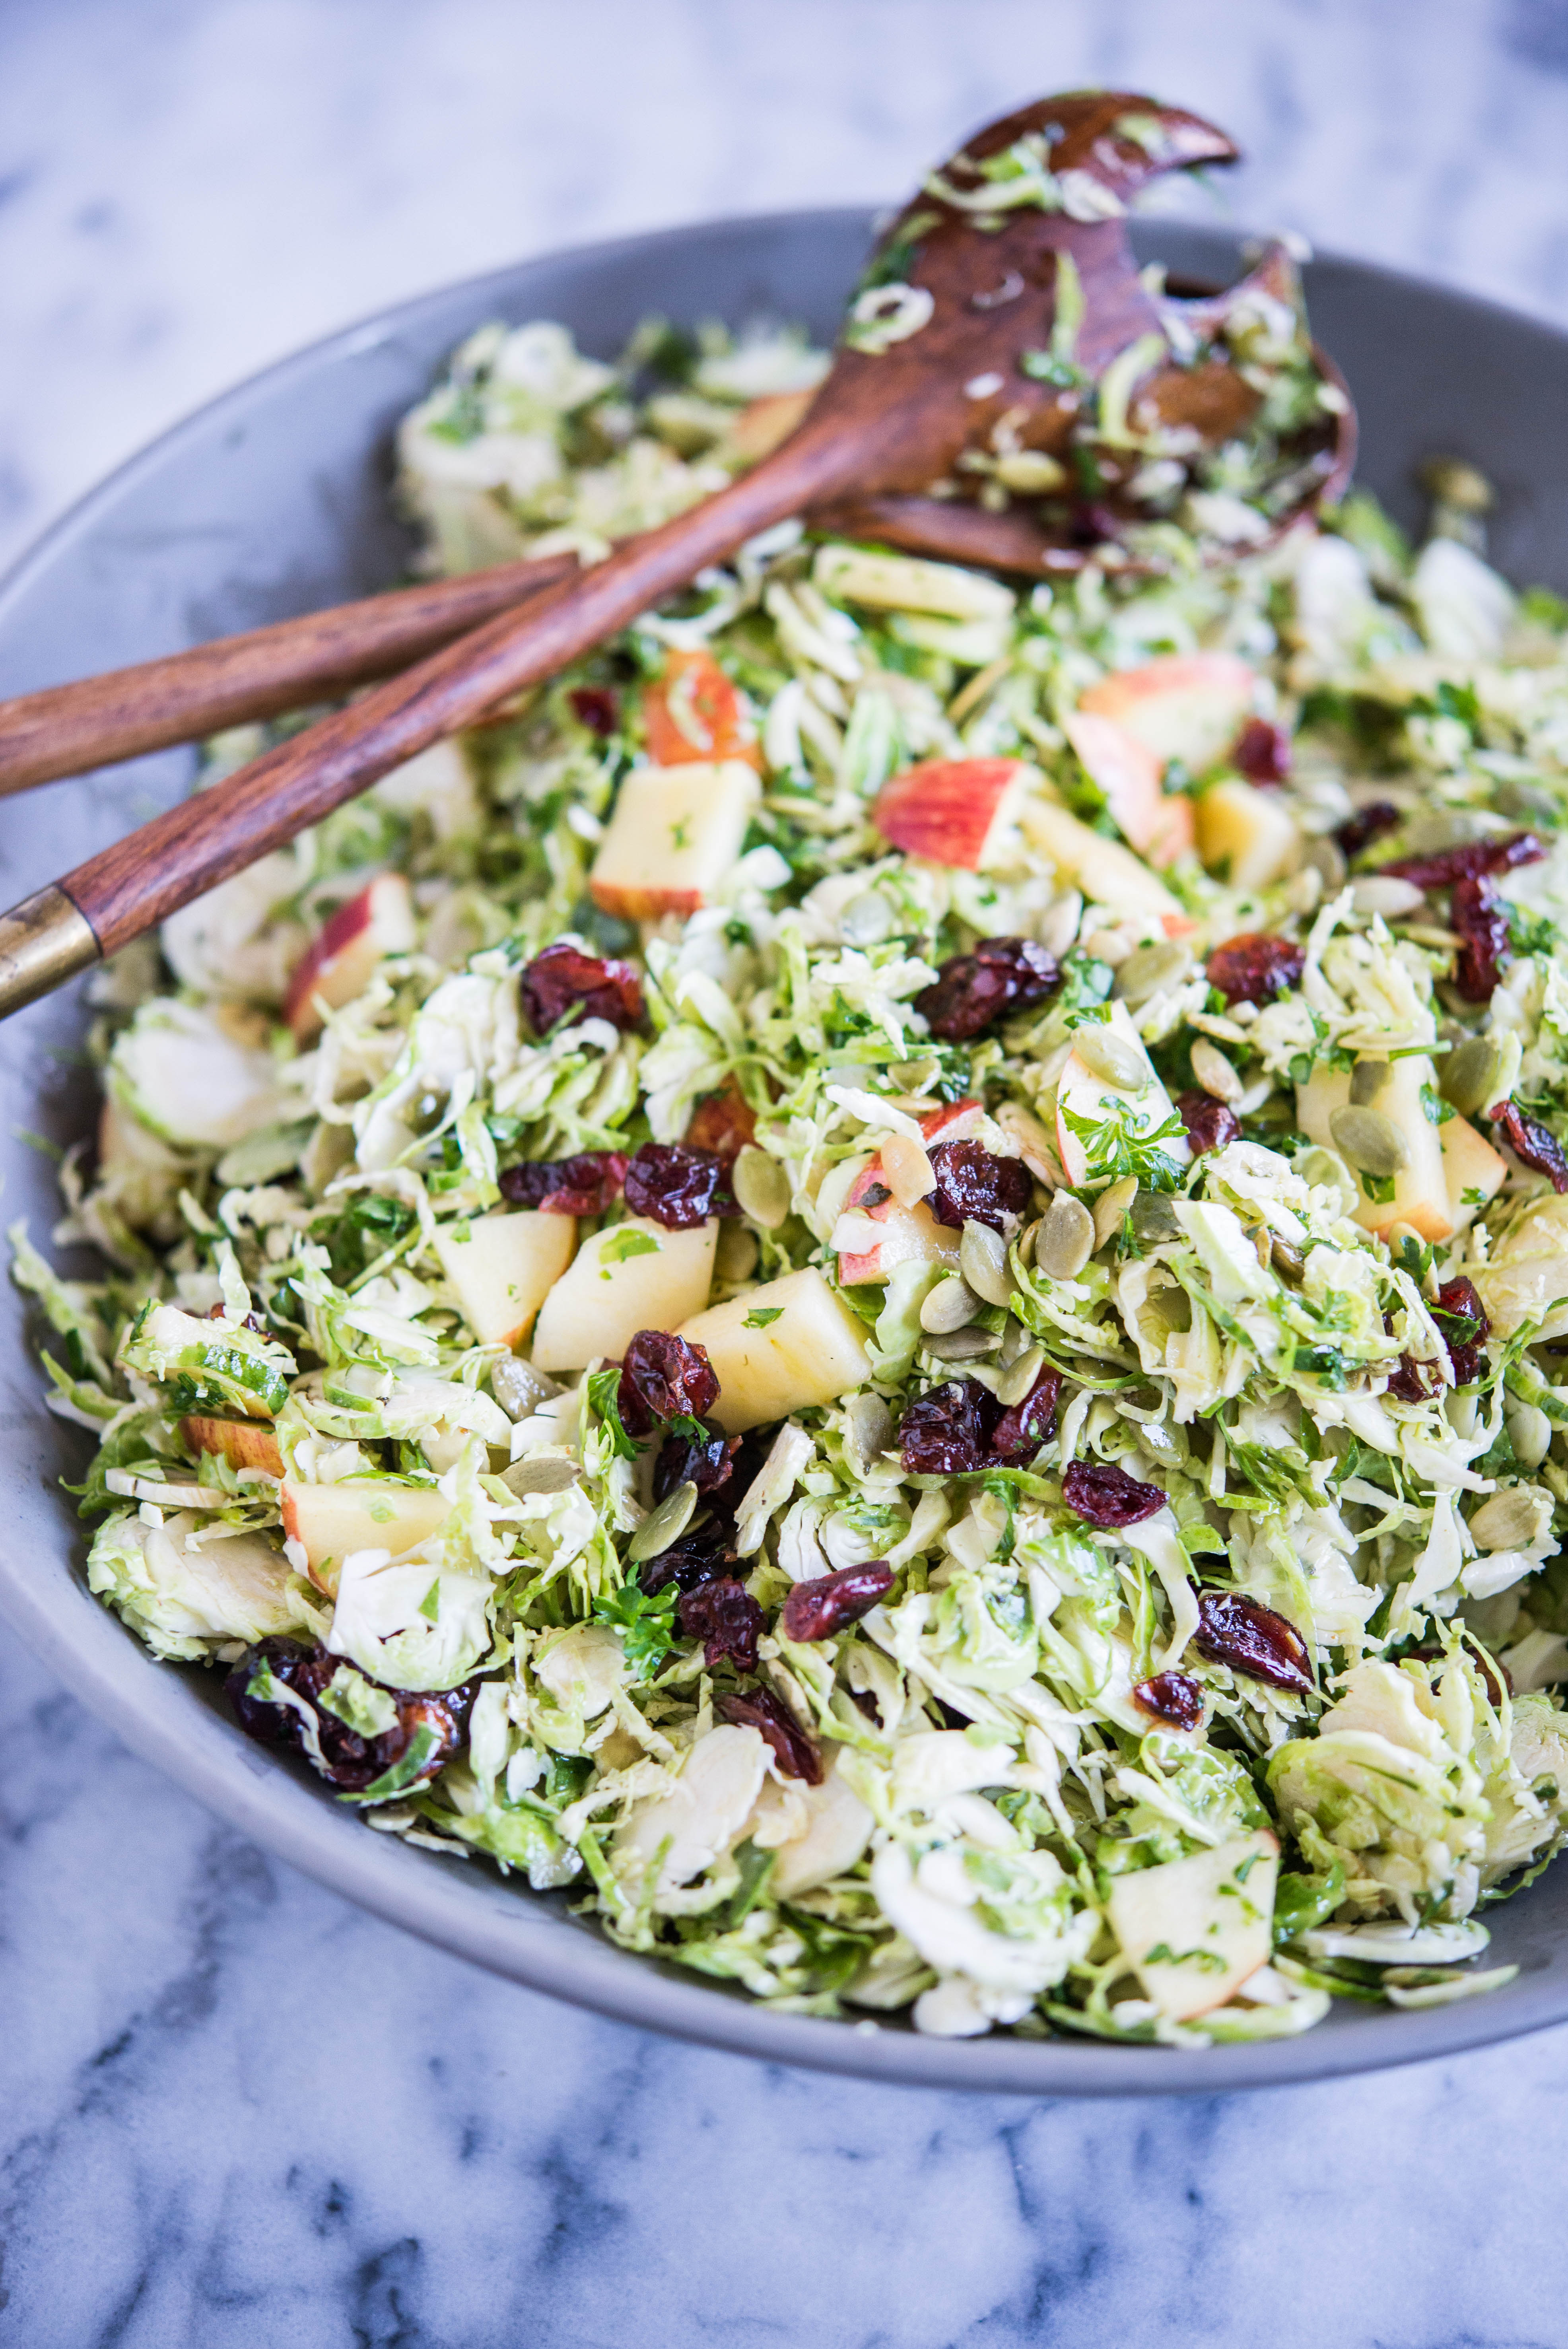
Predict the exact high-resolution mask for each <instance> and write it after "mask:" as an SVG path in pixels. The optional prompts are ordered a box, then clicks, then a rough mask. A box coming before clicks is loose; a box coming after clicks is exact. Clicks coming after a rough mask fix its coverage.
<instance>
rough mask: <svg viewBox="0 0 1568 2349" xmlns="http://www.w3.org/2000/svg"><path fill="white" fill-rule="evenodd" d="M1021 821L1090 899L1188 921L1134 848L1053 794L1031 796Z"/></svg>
mask: <svg viewBox="0 0 1568 2349" xmlns="http://www.w3.org/2000/svg"><path fill="white" fill-rule="evenodd" d="M1018 821H1019V823H1021V825H1022V826H1023V829H1024V833H1025V835H1026V838H1027V839H1029V840H1030V841H1032V842H1033V843H1034V845H1035V846H1036V847H1037V849H1039V850H1040V851H1041V853H1042V854H1044V855H1046V856H1048V857H1049V858H1050V860H1051V863H1052V864H1054V865H1055V866H1056V867H1057V871H1058V872H1059V873H1061V874H1064V875H1065V876H1066V877H1067V878H1068V880H1069V881H1075V882H1076V883H1077V884H1078V887H1079V888H1080V889H1081V890H1082V891H1083V894H1084V895H1085V896H1086V897H1087V898H1088V901H1089V903H1090V904H1091V905H1110V906H1113V907H1114V908H1115V910H1116V912H1117V913H1118V914H1119V915H1125V914H1153V915H1156V916H1159V918H1160V919H1161V921H1166V920H1169V919H1174V920H1176V921H1178V922H1183V923H1184V922H1186V916H1185V915H1184V914H1183V913H1182V911H1181V906H1180V905H1178V904H1177V902H1176V900H1175V898H1174V897H1173V896H1172V895H1171V892H1170V890H1169V889H1167V888H1166V886H1165V885H1164V883H1163V882H1162V881H1158V880H1156V878H1155V876H1154V874H1152V873H1150V870H1149V867H1148V865H1147V864H1142V863H1140V860H1139V859H1138V858H1137V857H1136V856H1134V854H1132V851H1131V850H1130V848H1123V847H1122V845H1121V843H1119V841H1115V840H1107V839H1106V838H1105V836H1104V834H1103V833H1098V832H1091V831H1090V829H1089V827H1088V824H1087V823H1079V822H1078V818H1077V816H1076V815H1069V814H1068V811H1067V809H1066V808H1065V807H1058V806H1057V803H1056V802H1055V801H1054V800H1044V799H1040V798H1038V797H1035V798H1032V799H1029V800H1027V801H1026V802H1025V804H1024V807H1023V810H1022V812H1021V814H1020V816H1019V819H1018ZM1187 926H1189V927H1191V925H1190V924H1188V925H1187Z"/></svg>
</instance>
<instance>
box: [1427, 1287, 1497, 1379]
mask: <svg viewBox="0 0 1568 2349" xmlns="http://www.w3.org/2000/svg"><path fill="white" fill-rule="evenodd" d="M1432 1319H1433V1320H1434V1321H1435V1322H1436V1323H1437V1325H1438V1327H1439V1330H1441V1331H1442V1333H1443V1343H1444V1345H1445V1346H1447V1348H1448V1350H1449V1361H1450V1362H1452V1364H1453V1366H1454V1384H1455V1386H1457V1387H1469V1386H1473V1385H1474V1384H1475V1382H1476V1381H1477V1379H1479V1378H1480V1374H1481V1371H1482V1370H1483V1369H1484V1368H1485V1362H1486V1357H1485V1353H1484V1348H1485V1345H1486V1341H1487V1339H1488V1338H1489V1337H1490V1336H1491V1322H1490V1321H1489V1320H1488V1319H1487V1314H1486V1308H1485V1306H1484V1305H1483V1304H1482V1303H1481V1301H1480V1296H1479V1294H1478V1293H1477V1290H1476V1286H1475V1283H1474V1281H1473V1280H1466V1279H1465V1278H1463V1276H1462V1275H1460V1278H1457V1279H1455V1280H1445V1281H1444V1283H1443V1285H1442V1287H1441V1288H1439V1291H1438V1294H1437V1301H1436V1302H1435V1304H1434V1305H1433V1307H1432Z"/></svg>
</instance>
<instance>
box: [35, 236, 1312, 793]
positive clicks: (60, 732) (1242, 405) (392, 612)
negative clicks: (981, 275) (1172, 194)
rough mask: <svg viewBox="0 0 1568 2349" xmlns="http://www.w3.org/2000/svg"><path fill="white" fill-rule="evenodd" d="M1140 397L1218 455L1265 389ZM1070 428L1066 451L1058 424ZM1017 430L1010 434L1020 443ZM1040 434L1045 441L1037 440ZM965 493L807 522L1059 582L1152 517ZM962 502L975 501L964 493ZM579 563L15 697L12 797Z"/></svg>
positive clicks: (1202, 368)
mask: <svg viewBox="0 0 1568 2349" xmlns="http://www.w3.org/2000/svg"><path fill="white" fill-rule="evenodd" d="M1299 293H1300V289H1299V285H1298V284H1297V282H1296V278H1295V268H1294V265H1293V264H1291V262H1290V260H1289V258H1288V256H1287V255H1286V254H1284V251H1283V249H1282V248H1281V247H1279V246H1277V245H1276V246H1274V247H1272V248H1271V249H1270V250H1269V251H1268V252H1267V253H1266V254H1264V257H1263V259H1262V261H1261V262H1260V263H1259V264H1258V265H1257V266H1256V267H1255V268H1254V269H1253V271H1252V272H1251V274H1249V275H1247V276H1245V277H1243V278H1242V279H1241V280H1239V281H1238V283H1237V284H1235V285H1232V286H1231V287H1229V288H1228V289H1227V290H1226V291H1224V292H1217V291H1214V290H1212V289H1209V288H1204V289H1202V291H1201V292H1199V293H1197V294H1196V295H1193V294H1191V293H1188V294H1186V295H1181V294H1178V293H1175V292H1173V291H1171V290H1169V289H1167V290H1165V291H1163V292H1161V293H1158V294H1156V295H1154V297H1153V299H1154V302H1155V306H1156V309H1157V311H1158V313H1159V316H1160V319H1161V326H1163V328H1164V330H1165V333H1166V335H1167V337H1168V339H1169V340H1170V341H1171V343H1172V344H1173V345H1174V347H1177V348H1178V349H1181V348H1186V349H1193V348H1196V347H1200V346H1202V347H1208V348H1210V349H1212V348H1213V347H1214V346H1215V345H1216V343H1217V342H1218V341H1219V340H1220V339H1221V338H1222V336H1223V335H1224V333H1225V331H1226V329H1227V327H1228V326H1230V325H1231V323H1232V322H1233V320H1234V319H1236V318H1237V317H1239V316H1241V315H1242V314H1243V311H1244V310H1245V309H1246V308H1247V306H1248V305H1255V302H1256V299H1257V297H1258V296H1259V295H1262V296H1264V298H1265V299H1267V300H1269V301H1271V302H1274V303H1277V304H1278V305H1281V308H1282V309H1283V310H1285V311H1289V312H1294V311H1295V306H1296V304H1297V302H1298V300H1299ZM1010 298H1017V297H1016V296H1010ZM1314 357H1315V362H1316V367H1317V372H1318V374H1319V376H1320V377H1321V378H1323V380H1324V381H1325V382H1326V383H1329V384H1332V385H1333V386H1334V387H1335V388H1336V393H1337V394H1338V395H1339V396H1340V399H1341V405H1340V407H1339V409H1338V411H1337V414H1336V415H1330V414H1326V415H1325V416H1324V417H1323V418H1322V419H1319V422H1318V425H1317V428H1316V429H1315V430H1309V431H1307V432H1305V433H1304V434H1301V435H1299V436H1298V439H1299V440H1300V444H1301V445H1300V447H1299V450H1297V452H1296V454H1297V457H1298V459H1299V470H1300V487H1299V490H1298V492H1297V493H1296V495H1295V497H1294V498H1293V499H1292V500H1291V502H1289V504H1288V506H1287V507H1286V509H1285V511H1284V513H1283V514H1282V516H1281V518H1280V521H1279V523H1278V524H1277V526H1276V530H1275V533H1274V534H1275V535H1277V534H1278V533H1279V532H1281V531H1283V530H1284V529H1285V528H1288V527H1289V526H1290V525H1291V524H1292V523H1294V522H1295V521H1296V520H1298V519H1299V517H1300V513H1301V510H1302V508H1303V506H1304V505H1305V504H1309V503H1313V502H1318V501H1320V500H1323V499H1327V498H1333V497H1335V496H1336V495H1337V494H1338V492H1339V491H1340V490H1341V489H1343V487H1344V486H1345V484H1346V482H1347V481H1348V480H1349V478H1350V471H1351V464H1352V460H1353V458H1354V454H1355V411H1354V409H1352V407H1351V405H1350V401H1349V398H1348V395H1347V394H1346V392H1345V388H1344V386H1343V383H1342V382H1341V380H1340V378H1339V375H1338V370H1337V369H1336V367H1335V366H1334V364H1333V361H1332V360H1331V359H1329V358H1328V357H1326V355H1325V354H1324V353H1323V352H1322V351H1319V350H1315V352H1314ZM814 396H815V394H814V391H800V392H776V393H773V394H770V395H769V396H767V397H765V398H760V399H757V400H753V401H752V403H751V405H750V407H749V408H748V409H745V410H744V411H743V413H742V416H741V418H740V420H739V422H738V425H737V427H736V434H735V437H736V440H737V441H738V442H741V441H744V442H745V443H746V444H747V447H746V456H747V460H748V462H751V463H755V462H758V460H761V459H762V458H764V457H767V456H770V455H771V454H772V451H773V450H774V449H775V448H777V447H778V446H779V443H780V442H781V441H783V440H787V439H788V437H789V434H790V433H791V432H793V431H794V430H795V429H797V427H798V426H799V424H800V423H801V422H802V421H803V420H804V418H805V416H806V412H807V410H808V409H810V405H811V402H812V399H813V398H814ZM1140 398H1145V399H1148V400H1150V402H1151V403H1152V404H1153V408H1154V412H1155V413H1156V414H1157V415H1158V416H1159V417H1160V419H1161V424H1162V425H1163V426H1164V427H1165V428H1166V429H1168V430H1169V429H1171V428H1172V427H1175V426H1180V425H1186V426H1187V427H1189V428H1190V429H1191V430H1193V431H1195V432H1196V433H1197V435H1198V437H1199V440H1200V442H1201V443H1202V447H1203V448H1204V449H1205V450H1207V449H1210V448H1212V447H1214V446H1215V445H1217V444H1218V443H1219V442H1221V441H1222V440H1226V439H1228V438H1233V437H1234V436H1235V435H1236V434H1237V433H1244V432H1245V431H1246V429H1247V428H1248V426H1249V424H1250V423H1251V421H1252V419H1253V415H1254V413H1255V410H1256V409H1257V406H1258V402H1259V394H1258V393H1257V391H1256V390H1255V389H1254V388H1253V387H1252V386H1251V385H1250V384H1249V383H1248V382H1247V381H1246V379H1245V378H1243V376H1242V375H1241V374H1240V373H1239V372H1238V371H1237V369H1236V368H1235V367H1233V366H1232V365H1228V364H1226V363H1225V361H1223V360H1222V359H1220V358H1217V357H1210V358H1208V359H1207V360H1205V361H1204V362H1203V363H1202V364H1201V365H1199V366H1196V367H1163V368H1162V369H1161V371H1160V372H1159V373H1158V374H1157V375H1156V376H1155V377H1154V378H1153V379H1152V380H1151V381H1150V382H1149V383H1147V384H1146V385H1144V386H1142V387H1140ZM1059 426H1060V411H1058V418H1057V435H1056V438H1057V446H1058V447H1059V446H1060V435H1059ZM1014 429H1016V428H1014V427H1012V426H1011V425H1010V426H1009V438H1011V437H1012V432H1013V430H1014ZM1038 439H1039V436H1038V433H1037V442H1038ZM954 486H956V487H957V488H958V489H959V490H960V492H961V494H960V495H959V496H956V497H948V498H945V499H937V498H932V497H900V496H887V497H878V498H866V499H862V500H860V501H859V502H855V501H849V502H841V503H840V504H837V505H833V506H830V507H828V508H825V509H824V510H823V511H821V512H815V513H808V514H807V515H806V517H805V520H806V523H807V527H808V528H809V529H816V530H822V531H826V532H829V533H832V534H834V535H837V536H841V537H851V538H869V539H873V540H877V541H880V542H882V543H885V544H887V545H890V546H896V547H899V548H901V549H902V550H903V551H904V552H905V553H907V554H918V555H926V556H934V557H936V558H937V559H938V560H940V561H945V562H951V563H964V564H972V565H976V566H978V567H980V568H982V569H986V570H992V571H1007V572H1014V573H1022V574H1025V575H1032V576H1036V577H1045V578H1052V577H1059V576H1061V575H1063V574H1070V573H1071V572H1074V571H1076V570H1078V569H1080V568H1081V566H1082V565H1083V564H1085V563H1087V562H1088V561H1089V560H1090V559H1091V558H1102V557H1104V556H1105V555H1106V553H1107V550H1106V548H1105V543H1104V542H1105V537H1106V533H1107V531H1108V530H1109V531H1112V532H1114V531H1115V530H1117V529H1118V528H1119V527H1121V526H1122V525H1124V524H1128V523H1136V522H1138V521H1139V520H1140V519H1142V517H1141V516H1140V514H1139V513H1138V512H1137V511H1136V509H1135V508H1134V507H1133V506H1132V503H1131V502H1130V500H1129V499H1128V498H1127V497H1126V495H1125V494H1123V495H1122V496H1121V497H1120V498H1119V499H1118V498H1117V497H1116V492H1115V491H1114V489H1113V488H1108V486H1107V485H1106V484H1105V483H1104V482H1103V481H1102V482H1101V485H1100V487H1101V497H1100V500H1099V502H1097V503H1095V504H1092V505H1090V504H1089V503H1088V502H1087V501H1079V502H1078V504H1077V506H1076V507H1075V505H1074V503H1073V502H1072V501H1070V500H1068V499H1065V498H1060V497H1058V498H1057V499H1056V500H1054V501H1049V502H1047V504H1054V506H1055V507H1056V509H1057V519H1056V520H1055V521H1052V520H1050V519H1048V518H1047V514H1046V513H1042V512H1041V509H1040V504H1039V501H1038V500H1036V501H1035V502H1034V503H1033V504H1031V503H1030V502H1027V501H1025V502H1016V501H1010V502H1009V503H1008V505H1007V506H1006V507H1005V508H1003V509H1001V510H1000V511H998V510H997V509H996V508H995V505H993V506H990V507H987V506H985V505H982V504H980V503H979V502H977V497H976V492H978V491H979V490H980V489H981V486H982V484H981V480H980V478H979V477H978V476H975V475H971V476H970V477H969V478H968V480H967V481H960V482H959V483H957V484H955V485H954ZM965 490H966V491H967V492H968V494H967V495H965V494H962V492H964V491H965ZM1213 551H1214V553H1215V554H1216V555H1221V554H1224V553H1226V552H1227V551H1228V550H1226V549H1225V548H1223V547H1222V546H1220V545H1219V544H1217V543H1216V545H1215V547H1214V550H1213ZM1123 567H1124V568H1126V569H1130V570H1136V569H1138V568H1140V564H1139V560H1138V557H1137V555H1136V554H1128V553H1126V551H1125V550H1124V551H1123ZM577 568H578V563H577V558H576V557H575V555H573V554H546V555H535V556H533V557H531V558H528V559H525V560H523V561H520V562H516V563H506V564H495V565H493V566H490V567H489V568H487V569H485V570H482V571H475V572H467V573H465V574H462V575H461V576H460V577H458V578H452V579H437V580H431V581H429V582H428V583H427V584H425V585H420V586H417V587H403V588H397V589H394V590H393V591H392V592H391V593H390V594H387V595H371V596H366V598H365V599H364V600H363V601H361V602H358V603H353V604H341V605H336V606H335V607H333V608H330V609H327V610H324V611H318V612H307V613H304V614H302V615H300V616H298V617H297V618H294V619H287V620H275V621H273V622H272V623H271V624H270V625H269V626H266V627H263V628H252V629H249V630H247V631H246V632H245V633H244V634H243V635H242V636H220V637H217V638H214V639H213V640H212V641H211V643H208V644H204V645H195V646H192V647H191V648H190V649H189V650H188V651H185V652H181V653H170V654H166V655H164V656H163V657H160V658H159V659H157V660H150V661H142V662H139V663H138V664H137V665H136V666H134V667H129V668H122V669H111V670H108V671H107V672H105V674H104V675H102V676H100V677H88V678H80V679H77V680H76V681H75V682H73V683H71V684H68V685H57V686H46V687H45V688H42V689H41V690H40V691H38V692H36V693H26V694H19V695H17V696H16V697H15V699H13V700H10V701H0V797H5V796H7V795H9V794H10V793H12V792H25V791H31V790H33V789H34V788H35V787H36V785H37V784H39V783H46V782H54V781H58V780H59V779H60V778H61V777H63V776H67V775H80V774H86V773H88V772H89V771H91V770H92V769H94V768H98V767H108V766H113V765H114V764H116V763H117V761H120V760H124V759H137V758H140V757H142V756H144V755H145V753H147V752H148V751H150V750H168V749H170V747H171V746H173V745H175V744H177V743H184V742H197V741H201V740H202V739H203V738H204V737H206V736H207V735H210V734H215V733H217V732H218V731H219V730H221V729H222V728H224V727H229V726H239V725H244V724H247V723H253V722H256V721H258V720H261V719H268V718H275V717H278V716H280V715H281V714H282V713H283V712H284V711H285V710H295V709H305V708H307V707H308V706H309V705H310V704H311V703H312V702H318V701H334V700H336V699H338V698H340V697H341V696H343V695H345V694H346V693H347V692H349V691H350V690H351V689H353V688H355V687H357V686H361V685H368V684H372V683H375V682H377V680H379V679H380V678H384V677H391V676H394V675H396V673H397V671H398V670H399V669H403V668H407V667H409V666H410V665H411V664H412V663H413V662H414V661H416V660H421V659H423V658H424V657H425V656H426V655H427V654H428V653H433V652H438V651H439V650H440V648H441V647H442V646H444V645H448V644H450V643H451V642H452V640H453V638H454V637H457V636H465V635H467V634H468V632H469V630H470V629H472V628H475V627H478V626H480V624H481V623H482V622H484V621H486V620H490V619H492V618H494V617H495V616H496V615H497V614H498V613H500V612H506V611H511V610H513V609H514V608H516V607H517V606H518V605H521V604H523V603H525V602H526V601H527V600H528V598H529V597H531V596H533V595H541V594H542V593H543V591H544V590H545V589H546V588H547V587H553V586H556V585H559V584H560V583H561V582H562V581H563V580H565V579H568V578H570V577H572V576H573V574H575V572H576V570H577Z"/></svg>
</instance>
